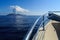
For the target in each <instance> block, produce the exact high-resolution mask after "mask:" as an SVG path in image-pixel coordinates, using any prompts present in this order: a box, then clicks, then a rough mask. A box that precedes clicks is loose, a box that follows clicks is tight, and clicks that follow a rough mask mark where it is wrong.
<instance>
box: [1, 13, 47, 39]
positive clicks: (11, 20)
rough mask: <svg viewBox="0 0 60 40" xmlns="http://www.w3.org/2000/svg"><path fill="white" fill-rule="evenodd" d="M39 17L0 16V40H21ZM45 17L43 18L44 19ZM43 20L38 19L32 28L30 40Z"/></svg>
mask: <svg viewBox="0 0 60 40" xmlns="http://www.w3.org/2000/svg"><path fill="white" fill-rule="evenodd" d="M39 17H40V16H26V15H18V14H16V15H13V14H11V15H10V14H9V15H5V16H2V15H1V16H0V40H23V39H24V38H25V37H26V35H27V33H28V32H29V31H30V29H31V28H32V26H33V24H34V23H35V21H36V20H37V18H39ZM46 18H47V17H45V19H46ZM42 21H43V18H42V16H41V18H40V19H39V21H38V22H37V24H36V27H35V28H34V30H33V32H32V34H31V37H30V40H31V39H32V38H33V36H34V34H35V33H36V32H37V30H38V27H39V26H40V24H41V22H42Z"/></svg>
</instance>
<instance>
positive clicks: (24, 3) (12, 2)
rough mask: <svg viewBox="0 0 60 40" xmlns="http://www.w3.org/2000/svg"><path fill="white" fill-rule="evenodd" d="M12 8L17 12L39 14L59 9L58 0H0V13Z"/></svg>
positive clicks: (5, 12) (7, 11) (59, 0)
mask: <svg viewBox="0 0 60 40" xmlns="http://www.w3.org/2000/svg"><path fill="white" fill-rule="evenodd" d="M13 8H15V9H16V11H17V12H19V13H23V14H24V13H25V14H29V15H41V14H44V13H47V12H48V11H60V0H0V14H4V15H5V14H8V13H11V12H12V9H13Z"/></svg>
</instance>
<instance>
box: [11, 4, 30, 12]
mask: <svg viewBox="0 0 60 40" xmlns="http://www.w3.org/2000/svg"><path fill="white" fill-rule="evenodd" d="M10 8H12V9H16V11H17V12H21V13H28V12H29V10H27V9H24V8H22V7H20V6H17V5H16V6H10Z"/></svg>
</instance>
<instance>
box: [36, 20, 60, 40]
mask: <svg viewBox="0 0 60 40" xmlns="http://www.w3.org/2000/svg"><path fill="white" fill-rule="evenodd" d="M59 38H60V23H59V22H57V21H52V20H51V21H50V22H49V23H48V24H46V26H45V31H43V30H39V32H38V35H37V38H36V40H59Z"/></svg>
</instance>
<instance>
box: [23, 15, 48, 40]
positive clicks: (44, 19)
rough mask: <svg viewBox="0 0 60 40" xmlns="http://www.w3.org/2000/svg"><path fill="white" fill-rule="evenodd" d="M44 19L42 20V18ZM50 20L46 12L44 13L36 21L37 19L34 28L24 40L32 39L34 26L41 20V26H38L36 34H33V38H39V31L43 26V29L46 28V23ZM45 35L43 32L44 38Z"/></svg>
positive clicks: (34, 39) (35, 39)
mask: <svg viewBox="0 0 60 40" xmlns="http://www.w3.org/2000/svg"><path fill="white" fill-rule="evenodd" d="M41 19H42V20H41ZM48 21H49V19H48V18H47V16H46V14H44V15H43V16H41V17H39V18H38V19H37V20H36V21H35V23H34V25H33V26H32V28H31V30H30V31H29V32H28V34H27V36H26V37H25V39H24V40H31V39H30V37H31V35H32V33H33V30H34V28H35V27H36V25H37V23H38V22H39V26H38V28H37V31H36V33H35V35H34V36H33V38H32V39H33V40H37V35H38V32H39V29H40V28H41V27H42V28H43V29H42V30H43V31H44V30H45V28H44V27H45V25H46V23H47V22H48ZM43 35H44V34H42V36H41V37H42V39H43Z"/></svg>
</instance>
